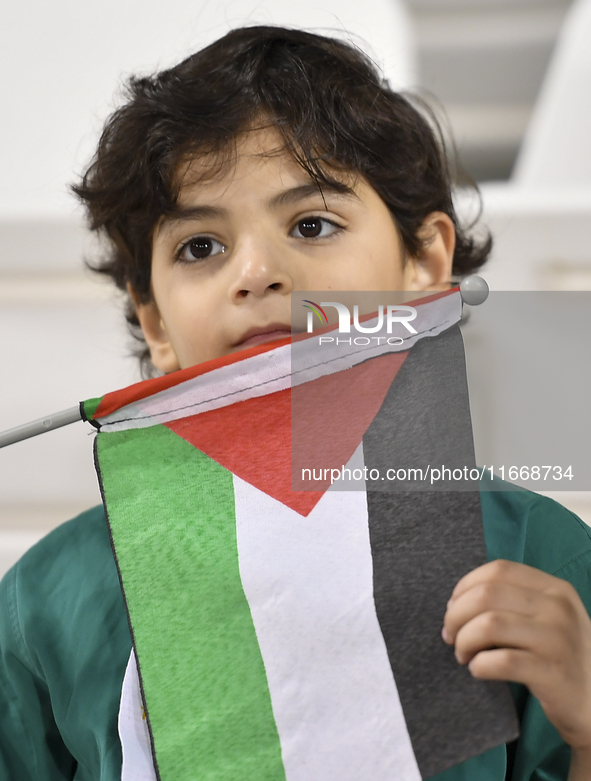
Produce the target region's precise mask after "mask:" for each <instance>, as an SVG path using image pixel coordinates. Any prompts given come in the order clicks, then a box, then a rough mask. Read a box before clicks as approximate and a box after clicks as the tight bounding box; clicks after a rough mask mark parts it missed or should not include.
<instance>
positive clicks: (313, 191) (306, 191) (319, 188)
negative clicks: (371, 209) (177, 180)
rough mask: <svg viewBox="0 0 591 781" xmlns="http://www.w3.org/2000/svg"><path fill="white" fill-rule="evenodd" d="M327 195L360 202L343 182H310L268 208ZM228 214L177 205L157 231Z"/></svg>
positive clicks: (204, 207) (279, 197)
mask: <svg viewBox="0 0 591 781" xmlns="http://www.w3.org/2000/svg"><path fill="white" fill-rule="evenodd" d="M325 193H330V194H331V195H333V196H335V195H336V196H341V197H345V198H355V199H357V200H359V196H358V195H357V193H356V192H355V190H354V189H353V188H352V187H349V185H347V184H344V183H342V182H338V183H334V184H333V183H331V182H327V183H323V184H322V185H318V184H316V183H315V182H308V183H307V184H299V185H296V187H290V188H289V189H288V190H283V191H282V192H280V193H277V195H274V196H273V197H272V198H269V200H268V201H267V206H268V207H269V208H271V209H274V208H278V207H281V206H289V205H290V204H294V203H298V202H299V201H303V200H305V199H306V198H310V197H311V196H314V195H320V196H321V197H322V199H323V200H324V195H325ZM227 214H228V210H227V209H225V208H223V207H221V206H209V205H205V204H204V205H201V206H199V205H196V206H181V205H179V204H177V205H176V206H175V207H174V208H173V209H171V210H170V211H168V212H167V213H166V214H165V215H164V216H163V217H162V219H161V220H160V223H159V225H158V228H157V231H158V232H161V231H162V230H165V231H168V230H170V229H171V227H172V226H173V225H175V224H176V223H179V222H189V221H191V220H200V219H215V218H220V217H225V216H226V215H227Z"/></svg>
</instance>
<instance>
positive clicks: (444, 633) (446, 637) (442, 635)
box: [441, 627, 449, 643]
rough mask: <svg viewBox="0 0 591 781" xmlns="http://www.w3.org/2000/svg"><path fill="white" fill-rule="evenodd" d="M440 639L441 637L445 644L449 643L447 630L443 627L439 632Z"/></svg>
mask: <svg viewBox="0 0 591 781" xmlns="http://www.w3.org/2000/svg"><path fill="white" fill-rule="evenodd" d="M441 637H443V639H444V640H445V642H446V643H449V635H448V634H447V629H446V628H445V627H443V629H442V630H441Z"/></svg>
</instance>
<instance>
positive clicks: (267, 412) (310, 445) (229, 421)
mask: <svg viewBox="0 0 591 781" xmlns="http://www.w3.org/2000/svg"><path fill="white" fill-rule="evenodd" d="M406 356H407V353H405V352H404V353H402V352H401V353H389V354H387V355H381V356H379V357H377V358H372V359H370V360H369V361H366V362H365V363H361V364H358V365H357V366H354V367H352V368H351V369H347V370H345V371H341V372H337V373H335V374H330V375H327V376H325V377H320V378H319V379H317V380H312V381H311V382H307V383H304V384H302V385H299V386H297V387H295V388H293V389H289V388H288V389H286V390H282V391H278V392H277V393H272V394H269V395H267V396H260V397H257V398H253V399H247V400H246V401H241V402H237V403H236V404H232V405H229V406H227V407H222V408H221V409H216V410H210V411H208V412H202V413H201V414H199V415H191V416H189V417H186V418H182V419H181V420H174V421H171V422H168V423H166V424H165V425H166V426H167V427H168V428H169V429H170V430H171V431H174V432H175V433H176V434H178V435H179V436H180V437H182V438H183V439H184V440H186V441H187V442H190V443H191V444H192V445H194V446H195V447H197V448H199V450H201V451H202V452H204V453H205V454H206V455H208V456H209V457H210V458H212V459H213V460H214V461H217V462H218V463H219V464H221V465H222V466H223V467H225V468H226V469H228V470H229V471H230V472H233V473H234V474H235V475H237V476H238V477H240V478H242V479H243V480H245V481H246V482H247V483H250V484H251V485H253V486H255V487H256V488H258V489H259V490H261V491H264V492H265V493H266V494H268V495H269V496H272V497H273V498H274V499H277V500H278V501H280V502H282V503H283V504H285V505H287V506H288V507H291V508H292V509H293V510H295V511H296V512H298V513H300V514H301V515H308V514H309V513H310V512H311V510H312V509H313V508H314V507H315V505H316V504H317V503H318V501H319V500H320V498H321V497H322V496H323V494H324V492H325V491H326V490H327V489H328V488H329V487H330V484H331V479H330V469H340V468H341V467H342V466H343V465H345V464H346V463H347V462H348V461H349V459H350V458H351V456H352V455H353V453H354V452H355V450H356V449H357V447H358V446H359V443H360V442H361V440H362V439H363V435H364V434H365V432H366V431H367V429H368V427H369V425H370V424H371V422H372V421H373V419H374V417H375V416H376V415H377V413H378V411H379V409H380V407H381V406H382V403H383V401H384V398H385V397H386V394H387V392H388V389H389V388H390V385H391V384H392V381H393V380H394V377H395V376H396V374H397V372H398V370H399V368H400V367H401V366H402V364H403V363H404V360H405V358H406ZM302 469H310V470H316V471H315V472H313V473H312V474H314V475H316V476H317V475H318V474H319V473H318V470H319V469H321V470H323V472H322V475H323V479H321V480H317V479H315V480H314V481H313V482H310V481H309V480H307V481H306V480H302ZM324 470H327V472H326V473H325V472H324ZM310 489H313V490H310Z"/></svg>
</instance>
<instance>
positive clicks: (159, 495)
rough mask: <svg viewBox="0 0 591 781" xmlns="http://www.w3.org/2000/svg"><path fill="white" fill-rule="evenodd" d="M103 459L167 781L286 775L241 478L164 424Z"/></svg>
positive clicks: (104, 440)
mask: <svg viewBox="0 0 591 781" xmlns="http://www.w3.org/2000/svg"><path fill="white" fill-rule="evenodd" d="M97 453H98V460H99V464H100V471H101V480H102V483H103V490H104V494H105V499H106V505H107V513H108V517H109V523H110V526H111V533H112V536H113V541H114V545H115V550H116V553H117V560H118V564H119V568H120V572H121V576H122V581H123V586H124V591H125V598H126V602H127V606H128V611H129V614H130V619H131V624H132V627H133V633H134V641H135V648H136V653H137V657H138V664H139V669H140V675H141V678H142V682H143V688H144V693H145V697H146V703H147V707H148V714H149V719H150V725H151V728H152V734H153V736H154V743H155V747H156V758H157V763H158V768H159V772H160V777H161V779H162V781H193V780H194V779H195V778H199V779H201V780H203V781H206V780H207V781H222V779H223V780H224V781H227V780H228V779H241V781H249V780H251V781H281V780H282V779H285V772H284V769H283V763H282V760H281V749H280V744H279V737H278V734H277V728H276V725H275V721H274V718H273V713H272V709H271V700H270V696H269V688H268V684H267V679H266V676H265V670H264V666H263V661H262V658H261V654H260V650H259V646H258V642H257V638H256V634H255V629H254V626H253V622H252V617H251V614H250V608H249V606H248V603H247V601H246V597H245V595H244V591H243V588H242V582H241V580H240V573H239V568H238V549H237V542H236V521H235V512H234V489H233V478H232V474H231V473H230V472H228V471H227V470H226V469H224V468H223V467H221V466H220V465H219V464H217V463H216V462H215V461H213V460H212V459H210V458H209V457H208V456H206V455H204V454H203V453H201V452H200V451H199V450H197V449H196V448H194V447H193V446H192V445H190V444H189V443H187V442H186V441H185V440H183V439H181V438H180V437H179V436H177V435H176V434H174V433H173V432H171V431H170V430H169V429H167V428H165V427H164V426H153V427H150V428H146V429H133V430H128V431H121V432H114V433H109V434H100V433H99V435H98V437H97ZM154 468H156V469H157V470H158V485H159V486H160V488H159V489H158V490H155V489H154V488H153V486H154V485H155V482H154V478H153V476H152V470H153V469H154Z"/></svg>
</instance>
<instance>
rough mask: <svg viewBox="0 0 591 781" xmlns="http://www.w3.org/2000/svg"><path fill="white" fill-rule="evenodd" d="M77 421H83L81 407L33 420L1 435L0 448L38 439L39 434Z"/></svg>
mask: <svg viewBox="0 0 591 781" xmlns="http://www.w3.org/2000/svg"><path fill="white" fill-rule="evenodd" d="M77 420H83V418H82V413H81V411H80V405H77V406H76V407H70V409H65V410H62V411H61V412H56V413H55V414H53V415H46V416H45V417H44V418H39V420H33V421H31V422H30V423H25V424H24V425H23V426H17V427H16V428H11V429H9V430H8V431H4V432H2V433H1V434H0V447H5V446H6V445H12V444H13V443H14V442H20V441H21V440H23V439H28V438H29V437H36V436H37V434H44V433H45V432H46V431H51V430H52V429H54V428H61V427H62V426H67V425H69V424H70V423H75V422H76V421H77Z"/></svg>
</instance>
